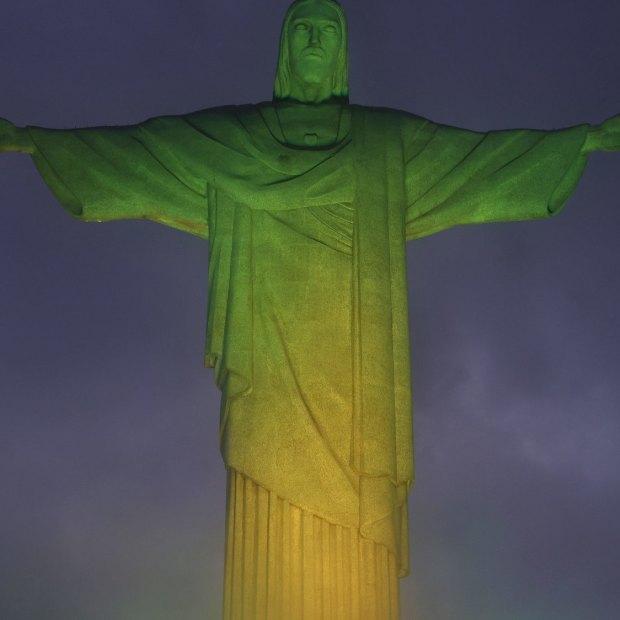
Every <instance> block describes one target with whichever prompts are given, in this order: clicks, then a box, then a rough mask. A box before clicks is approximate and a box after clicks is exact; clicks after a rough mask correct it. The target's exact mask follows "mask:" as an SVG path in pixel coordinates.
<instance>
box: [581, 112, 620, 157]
mask: <svg viewBox="0 0 620 620" xmlns="http://www.w3.org/2000/svg"><path fill="white" fill-rule="evenodd" d="M592 151H620V114H617V115H616V116H612V117H611V118H609V119H607V120H606V121H605V122H604V123H603V124H602V125H597V126H596V127H592V128H591V129H590V131H589V132H588V136H587V138H586V142H585V144H584V145H583V152H584V153H591V152H592Z"/></svg>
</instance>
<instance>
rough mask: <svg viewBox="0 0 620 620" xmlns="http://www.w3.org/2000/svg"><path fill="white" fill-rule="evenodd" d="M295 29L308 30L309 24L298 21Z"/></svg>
mask: <svg viewBox="0 0 620 620" xmlns="http://www.w3.org/2000/svg"><path fill="white" fill-rule="evenodd" d="M295 30H308V24H304V23H303V22H297V23H296V24H295Z"/></svg>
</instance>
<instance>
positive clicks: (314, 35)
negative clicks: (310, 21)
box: [310, 28, 321, 45]
mask: <svg viewBox="0 0 620 620" xmlns="http://www.w3.org/2000/svg"><path fill="white" fill-rule="evenodd" d="M310 43H311V44H313V45H320V44H321V37H320V31H319V29H318V28H312V29H311V30H310Z"/></svg>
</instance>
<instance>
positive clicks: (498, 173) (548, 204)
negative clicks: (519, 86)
mask: <svg viewBox="0 0 620 620" xmlns="http://www.w3.org/2000/svg"><path fill="white" fill-rule="evenodd" d="M587 131H588V125H581V126H577V127H571V128H568V129H562V130H557V131H535V130H528V129H515V130H509V131H492V132H489V133H479V132H475V131H468V130H464V129H457V128H454V127H447V126H443V125H436V124H434V123H431V122H430V121H426V120H424V119H421V118H419V117H409V118H406V119H405V121H404V130H403V139H404V151H405V182H406V195H407V212H406V223H407V224H406V225H407V238H408V239H416V238H419V237H424V236H426V235H430V234H433V233H436V232H439V231H441V230H444V229H446V228H449V227H451V226H458V225H462V224H481V223H485V222H506V221H516V220H534V219H542V218H546V217H549V216H551V215H553V214H555V213H557V212H558V211H559V210H560V208H561V207H562V206H563V205H564V203H565V202H566V200H567V199H568V197H569V196H570V195H571V193H572V192H573V190H574V188H575V186H576V184H577V182H578V180H579V178H580V176H581V173H582V172H583V169H584V167H585V164H586V159H587V157H586V156H585V155H583V154H582V152H581V149H582V146H583V143H584V141H585V138H586V135H587Z"/></svg>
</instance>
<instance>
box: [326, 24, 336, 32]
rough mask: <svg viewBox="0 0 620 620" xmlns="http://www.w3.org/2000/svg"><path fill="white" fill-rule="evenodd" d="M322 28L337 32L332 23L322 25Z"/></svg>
mask: <svg viewBox="0 0 620 620" xmlns="http://www.w3.org/2000/svg"><path fill="white" fill-rule="evenodd" d="M323 30H324V31H325V32H329V33H334V32H337V29H336V26H334V25H333V24H327V26H323Z"/></svg>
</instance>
